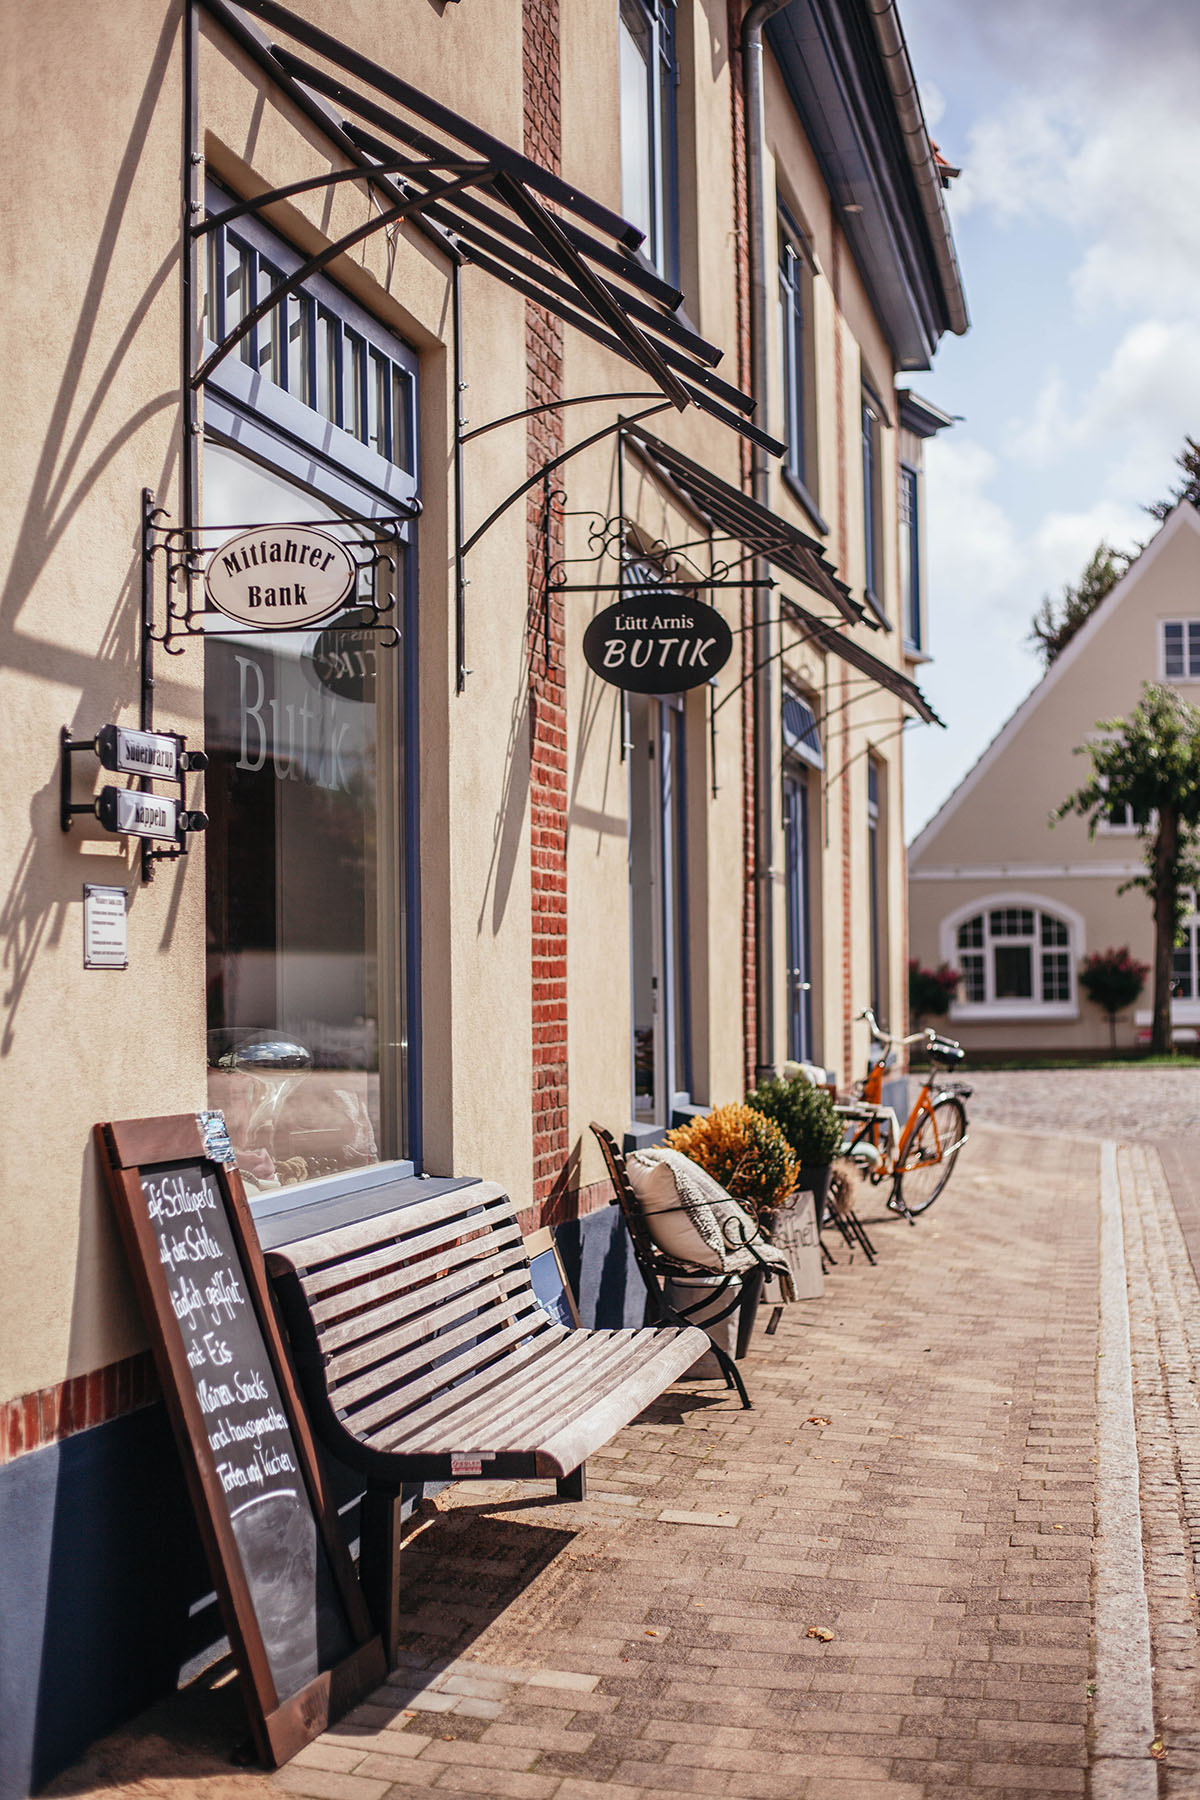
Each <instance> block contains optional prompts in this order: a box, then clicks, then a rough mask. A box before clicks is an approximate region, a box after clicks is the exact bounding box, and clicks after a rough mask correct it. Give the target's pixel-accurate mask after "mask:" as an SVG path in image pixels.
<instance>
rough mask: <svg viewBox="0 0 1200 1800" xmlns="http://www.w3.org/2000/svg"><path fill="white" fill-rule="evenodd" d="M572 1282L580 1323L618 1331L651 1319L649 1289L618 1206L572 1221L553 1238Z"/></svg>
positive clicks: (556, 1231)
mask: <svg viewBox="0 0 1200 1800" xmlns="http://www.w3.org/2000/svg"><path fill="white" fill-rule="evenodd" d="M554 1238H555V1242H556V1243H557V1245H558V1253H559V1255H560V1257H561V1258H562V1265H563V1268H564V1270H565V1271H566V1276H567V1280H568V1281H569V1282H570V1284H571V1288H572V1291H573V1292H574V1294H575V1298H576V1300H577V1302H578V1305H579V1322H580V1324H581V1325H590V1326H593V1327H595V1328H597V1329H599V1330H605V1331H618V1330H620V1329H621V1328H622V1327H624V1326H627V1325H642V1324H644V1323H645V1319H646V1284H645V1283H644V1282H643V1280H642V1278H641V1276H640V1274H639V1273H638V1266H637V1263H636V1262H635V1261H634V1258H633V1245H632V1244H631V1243H630V1241H629V1233H628V1231H627V1230H626V1229H625V1220H624V1219H623V1218H622V1216H621V1209H620V1207H619V1206H617V1205H615V1204H614V1205H611V1206H602V1207H601V1208H600V1209H599V1211H598V1212H593V1213H587V1214H586V1215H585V1216H584V1217H583V1218H582V1219H569V1220H568V1221H567V1222H566V1224H565V1225H559V1226H558V1227H557V1229H556V1230H555V1233H554Z"/></svg>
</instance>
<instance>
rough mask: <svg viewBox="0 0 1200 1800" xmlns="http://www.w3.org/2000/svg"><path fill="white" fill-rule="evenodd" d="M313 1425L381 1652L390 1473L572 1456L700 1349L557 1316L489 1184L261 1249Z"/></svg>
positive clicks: (567, 1472) (387, 1615)
mask: <svg viewBox="0 0 1200 1800" xmlns="http://www.w3.org/2000/svg"><path fill="white" fill-rule="evenodd" d="M266 1262H267V1268H268V1270H269V1271H270V1274H271V1276H272V1279H273V1282H274V1285H275V1291H276V1293H277V1295H278V1297H279V1301H280V1305H281V1308H282V1311H283V1314H284V1319H285V1321H286V1324H287V1328H288V1336H289V1338H290V1340H291V1345H292V1350H293V1354H294V1356H295V1359H296V1364H297V1368H298V1371H299V1374H300V1379H301V1382H302V1385H303V1388H304V1392H305V1397H306V1400H307V1403H308V1407H309V1410H310V1413H311V1416H312V1421H313V1425H314V1427H315V1429H316V1431H317V1434H318V1436H319V1437H320V1438H321V1439H322V1441H323V1442H324V1444H325V1445H326V1447H327V1448H328V1449H329V1451H330V1452H331V1453H332V1454H333V1455H334V1456H335V1457H336V1458H338V1460H339V1461H341V1462H343V1463H346V1464H348V1465H349V1466H350V1467H351V1468H352V1469H355V1470H357V1471H358V1472H360V1473H361V1474H362V1475H364V1476H365V1477H366V1481H367V1492H366V1494H365V1496H364V1498H363V1506H362V1532H361V1557H360V1572H361V1575H362V1580H363V1586H364V1589H365V1591H366V1595H367V1601H368V1604H369V1605H370V1606H371V1609H372V1612H373V1615H374V1617H375V1621H376V1623H377V1625H378V1626H379V1628H380V1630H381V1631H382V1633H383V1637H384V1644H385V1647H386V1648H387V1649H388V1652H389V1657H390V1659H391V1660H392V1661H393V1662H394V1660H395V1652H396V1647H397V1646H396V1636H397V1611H396V1608H397V1604H398V1603H397V1586H398V1583H397V1574H398V1570H397V1560H398V1555H399V1542H400V1487H401V1483H403V1482H419V1481H439V1480H459V1479H463V1478H465V1479H470V1478H471V1477H475V1478H476V1479H484V1480H487V1479H498V1480H503V1479H507V1478H516V1479H521V1478H528V1477H550V1478H552V1479H553V1480H554V1481H555V1482H556V1484H557V1487H558V1491H559V1493H560V1494H561V1495H562V1496H563V1497H564V1498H568V1499H577V1500H581V1499H583V1497H584V1492H585V1475H584V1464H585V1462H586V1459H587V1457H588V1456H590V1455H591V1454H592V1452H593V1451H595V1450H598V1449H599V1448H600V1447H601V1445H603V1444H605V1443H607V1442H608V1440H609V1439H610V1438H611V1437H612V1436H613V1435H614V1434H615V1433H616V1432H617V1431H619V1430H620V1429H621V1427H622V1426H623V1425H627V1424H628V1423H629V1422H630V1420H631V1419H634V1418H636V1417H637V1415H638V1413H639V1412H641V1411H642V1409H643V1407H645V1406H646V1405H648V1404H649V1402H650V1401H651V1400H653V1399H655V1398H656V1397H657V1396H658V1395H659V1394H661V1393H662V1392H663V1391H664V1389H666V1388H668V1387H670V1385H671V1383H672V1382H674V1381H676V1380H677V1379H678V1378H679V1376H680V1375H682V1374H683V1373H684V1371H685V1370H686V1369H688V1368H690V1366H691V1365H692V1363H694V1362H695V1361H696V1359H697V1357H698V1356H700V1355H701V1354H702V1352H703V1351H705V1350H707V1348H708V1339H707V1338H706V1337H705V1335H704V1333H703V1332H700V1331H697V1330H694V1329H691V1328H686V1329H683V1330H680V1329H679V1328H677V1327H674V1326H657V1327H646V1328H644V1329H638V1330H625V1331H589V1330H583V1329H580V1330H575V1331H569V1330H567V1329H566V1328H565V1327H564V1326H562V1325H561V1324H559V1323H557V1322H556V1321H554V1320H552V1319H551V1318H550V1316H549V1314H548V1313H546V1312H545V1311H544V1310H543V1308H542V1306H541V1304H540V1302H539V1301H538V1299H537V1297H536V1295H535V1294H534V1291H533V1288H532V1285H531V1283H530V1273H529V1257H528V1253H527V1251H526V1247H525V1243H524V1240H523V1238H522V1236H521V1232H520V1229H519V1227H518V1224H517V1220H516V1215H515V1210H514V1208H513V1204H512V1202H511V1200H510V1199H509V1198H508V1196H507V1195H506V1194H505V1193H504V1191H503V1190H502V1189H501V1188H499V1187H497V1186H496V1185H495V1184H494V1183H492V1182H482V1181H480V1182H472V1183H471V1184H469V1185H466V1186H461V1187H459V1188H457V1189H456V1190H455V1191H453V1192H450V1193H440V1194H437V1195H435V1196H434V1197H432V1198H431V1199H428V1200H416V1201H414V1202H412V1203H410V1204H408V1205H405V1206H401V1207H398V1208H395V1209H392V1210H390V1211H387V1212H382V1213H380V1214H378V1215H377V1216H376V1217H373V1218H369V1219H361V1220H358V1221H356V1222H355V1223H353V1224H347V1225H341V1226H338V1227H337V1228H335V1229H332V1230H327V1231H323V1232H320V1233H318V1234H317V1235H314V1236H310V1237H306V1238H301V1239H299V1240H297V1241H295V1242H293V1243H288V1244H286V1245H282V1246H279V1247H277V1248H274V1249H270V1250H268V1251H267V1254H266Z"/></svg>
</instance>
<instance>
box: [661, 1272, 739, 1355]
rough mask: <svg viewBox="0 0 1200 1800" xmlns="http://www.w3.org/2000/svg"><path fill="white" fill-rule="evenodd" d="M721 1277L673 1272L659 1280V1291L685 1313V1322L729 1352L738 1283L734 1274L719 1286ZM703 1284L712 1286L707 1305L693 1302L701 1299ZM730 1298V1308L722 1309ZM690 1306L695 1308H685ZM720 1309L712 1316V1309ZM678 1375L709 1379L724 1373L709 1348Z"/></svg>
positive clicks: (734, 1345)
mask: <svg viewBox="0 0 1200 1800" xmlns="http://www.w3.org/2000/svg"><path fill="white" fill-rule="evenodd" d="M723 1281H724V1277H723V1276H721V1275H675V1276H672V1277H671V1278H670V1279H669V1280H667V1281H664V1282H663V1292H664V1293H665V1295H666V1297H667V1305H668V1306H673V1307H674V1308H675V1311H676V1312H678V1313H685V1316H686V1320H687V1323H688V1324H689V1325H698V1326H699V1327H700V1330H701V1331H706V1332H707V1333H708V1335H709V1337H710V1338H711V1339H712V1341H713V1343H715V1344H719V1345H720V1347H721V1349H722V1350H724V1352H725V1354H726V1356H733V1355H734V1353H735V1351H736V1349H737V1339H738V1315H739V1311H740V1297H739V1289H740V1286H741V1283H740V1282H739V1281H738V1280H737V1279H736V1278H735V1279H734V1281H733V1283H732V1284H731V1285H730V1286H728V1287H723V1286H722V1285H721V1284H722V1282H723ZM706 1288H707V1289H710V1290H712V1298H711V1299H710V1300H709V1301H708V1303H707V1305H704V1304H702V1305H699V1306H697V1305H696V1303H697V1301H703V1299H704V1291H705V1289H706ZM718 1289H719V1290H720V1291H719V1292H718V1291H716V1290H718ZM731 1301H733V1302H734V1306H733V1310H732V1311H731V1312H725V1309H726V1307H728V1306H729V1304H730V1302H731ZM690 1307H696V1310H695V1312H690V1311H686V1309H688V1308H690ZM721 1312H725V1317H724V1318H723V1319H713V1318H712V1314H713V1313H721ZM682 1379H683V1380H684V1381H688V1380H692V1381H696V1380H700V1381H710V1380H723V1379H724V1377H723V1374H722V1370H721V1365H720V1363H719V1362H718V1361H717V1359H716V1357H715V1356H714V1355H713V1353H712V1351H711V1350H706V1351H705V1353H704V1355H703V1356H701V1357H698V1358H697V1359H696V1361H695V1362H694V1363H693V1364H692V1366H691V1368H690V1369H686V1370H685V1371H684V1374H683V1377H682Z"/></svg>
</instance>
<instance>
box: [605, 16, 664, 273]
mask: <svg viewBox="0 0 1200 1800" xmlns="http://www.w3.org/2000/svg"><path fill="white" fill-rule="evenodd" d="M619 37H620V63H621V211H622V212H623V213H624V215H625V217H626V218H627V219H628V220H629V222H630V224H631V225H636V226H637V227H638V228H639V230H641V231H643V232H644V233H645V243H644V244H643V245H642V250H643V253H644V254H645V255H646V256H647V257H648V258H649V260H650V261H651V262H652V263H653V264H654V267H655V268H656V269H657V270H658V272H659V274H660V275H662V276H664V277H665V278H666V279H667V280H668V281H674V279H675V276H676V265H677V261H678V257H677V245H676V211H677V209H676V193H675V83H676V78H677V77H676V66H675V0H620V20H619Z"/></svg>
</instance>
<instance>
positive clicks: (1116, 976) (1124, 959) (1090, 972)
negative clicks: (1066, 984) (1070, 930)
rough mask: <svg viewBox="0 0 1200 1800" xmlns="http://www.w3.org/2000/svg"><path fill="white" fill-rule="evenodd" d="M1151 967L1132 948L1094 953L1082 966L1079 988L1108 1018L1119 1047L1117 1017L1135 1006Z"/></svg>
mask: <svg viewBox="0 0 1200 1800" xmlns="http://www.w3.org/2000/svg"><path fill="white" fill-rule="evenodd" d="M1149 973H1150V964H1149V963H1144V962H1139V961H1138V959H1137V957H1136V956H1133V955H1132V954H1131V953H1130V949H1129V945H1128V944H1122V945H1121V948H1120V949H1119V950H1114V949H1112V948H1109V949H1108V950H1093V952H1092V954H1091V955H1090V956H1085V957H1084V959H1083V961H1082V963H1081V964H1080V965H1079V984H1080V986H1081V987H1082V988H1083V990H1084V992H1085V993H1086V995H1087V997H1088V999H1089V1000H1091V1001H1092V1002H1093V1003H1094V1004H1095V1005H1096V1006H1099V1007H1102V1008H1103V1010H1104V1011H1105V1012H1106V1013H1107V1014H1108V1030H1109V1037H1110V1039H1111V1041H1112V1047H1113V1049H1114V1050H1115V1049H1116V1047H1117V1014H1118V1013H1119V1012H1122V1011H1123V1010H1124V1009H1125V1007H1127V1006H1132V1005H1133V1003H1134V1001H1135V1000H1136V999H1137V997H1138V995H1139V994H1140V993H1141V991H1142V989H1143V988H1144V987H1145V985H1146V977H1147V975H1148V974H1149Z"/></svg>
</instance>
